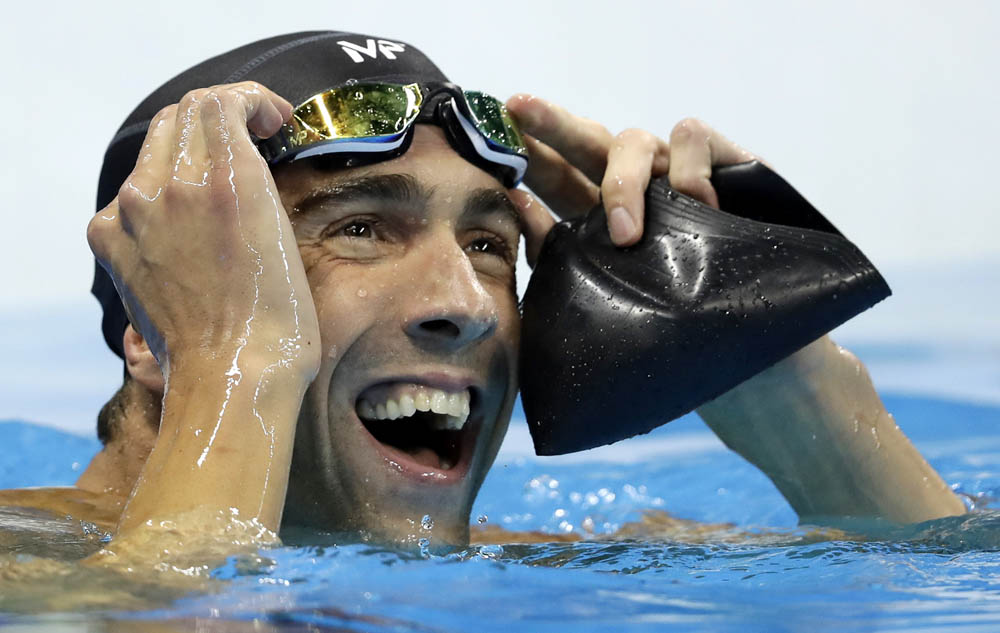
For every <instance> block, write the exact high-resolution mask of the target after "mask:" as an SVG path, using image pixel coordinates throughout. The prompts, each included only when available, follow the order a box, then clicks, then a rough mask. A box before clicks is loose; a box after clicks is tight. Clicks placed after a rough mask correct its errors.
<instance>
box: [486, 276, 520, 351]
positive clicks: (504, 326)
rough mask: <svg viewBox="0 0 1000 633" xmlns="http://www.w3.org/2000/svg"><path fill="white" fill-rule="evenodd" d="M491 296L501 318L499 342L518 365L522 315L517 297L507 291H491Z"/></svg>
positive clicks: (498, 326)
mask: <svg viewBox="0 0 1000 633" xmlns="http://www.w3.org/2000/svg"><path fill="white" fill-rule="evenodd" d="M490 294H492V295H493V301H494V303H495V305H496V306H497V316H498V318H499V322H498V323H497V332H496V338H497V341H498V343H499V344H500V345H501V346H502V347H503V348H505V350H506V351H507V352H508V353H509V354H510V355H511V358H512V359H514V364H515V365H516V364H517V363H516V359H517V352H518V349H519V346H520V343H521V313H520V312H519V311H518V309H517V297H516V296H515V295H514V293H513V292H511V291H509V290H507V289H503V290H496V291H491V293H490Z"/></svg>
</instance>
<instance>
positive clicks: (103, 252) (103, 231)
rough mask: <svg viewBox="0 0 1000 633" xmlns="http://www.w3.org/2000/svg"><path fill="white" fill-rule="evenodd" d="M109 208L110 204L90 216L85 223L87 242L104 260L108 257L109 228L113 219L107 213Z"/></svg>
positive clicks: (95, 253)
mask: <svg viewBox="0 0 1000 633" xmlns="http://www.w3.org/2000/svg"><path fill="white" fill-rule="evenodd" d="M111 209H112V207H111V206H109V207H107V208H105V209H104V210H103V211H101V212H100V213H97V214H95V215H94V217H92V218H90V222H88V223H87V244H88V245H89V246H90V250H91V251H93V253H94V255H95V256H97V257H98V258H100V259H105V260H106V259H107V258H108V257H107V254H108V241H109V239H110V237H111V236H110V230H111V227H112V224H113V223H114V221H115V217H114V215H113V214H112V215H109V211H110V210H111Z"/></svg>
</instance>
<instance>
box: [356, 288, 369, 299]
mask: <svg viewBox="0 0 1000 633" xmlns="http://www.w3.org/2000/svg"><path fill="white" fill-rule="evenodd" d="M358 296H359V297H361V298H362V299H364V298H365V297H367V296H368V291H367V290H365V289H364V288H358Z"/></svg>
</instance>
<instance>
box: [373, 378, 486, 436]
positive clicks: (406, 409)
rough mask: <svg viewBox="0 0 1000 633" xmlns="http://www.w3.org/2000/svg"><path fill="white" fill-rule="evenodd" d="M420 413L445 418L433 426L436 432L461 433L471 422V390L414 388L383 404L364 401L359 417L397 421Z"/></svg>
mask: <svg viewBox="0 0 1000 633" xmlns="http://www.w3.org/2000/svg"><path fill="white" fill-rule="evenodd" d="M417 411H432V412H434V413H440V414H442V415H444V416H445V417H443V418H437V419H435V420H434V421H433V422H432V426H433V428H434V429H435V430H438V431H440V430H445V429H446V430H449V431H458V430H460V429H461V428H462V427H463V426H465V422H466V420H468V419H469V390H468V389H464V390H462V391H459V392H457V393H447V392H445V391H442V390H440V389H430V388H428V387H421V386H419V385H413V386H411V387H409V388H406V389H405V391H404V392H403V393H402V394H399V395H397V396H396V397H395V398H393V397H387V398H386V399H385V400H382V401H379V402H374V403H373V402H371V401H369V400H368V399H366V398H362V399H361V400H360V401H359V402H358V415H359V416H360V417H361V418H364V419H366V420H397V419H399V418H408V417H410V416H412V415H413V414H415V413H416V412H417Z"/></svg>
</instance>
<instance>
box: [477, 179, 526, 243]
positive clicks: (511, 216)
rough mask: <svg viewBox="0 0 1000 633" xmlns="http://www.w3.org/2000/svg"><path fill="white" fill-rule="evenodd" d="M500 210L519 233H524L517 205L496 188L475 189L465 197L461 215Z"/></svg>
mask: <svg viewBox="0 0 1000 633" xmlns="http://www.w3.org/2000/svg"><path fill="white" fill-rule="evenodd" d="M497 211H500V212H501V213H502V214H503V215H504V216H505V217H506V218H507V219H508V220H509V221H510V222H513V223H514V225H515V226H516V227H517V230H518V231H519V232H520V233H524V223H523V222H522V220H521V214H520V213H519V212H518V209H517V205H515V204H514V202H513V201H512V200H511V199H510V197H508V196H507V194H506V193H504V192H503V191H498V190H497V189H476V190H475V191H473V192H472V193H471V194H469V196H468V197H467V198H466V199H465V207H464V208H463V209H462V216H463V217H475V216H480V215H487V214H490V213H495V212H497Z"/></svg>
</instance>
